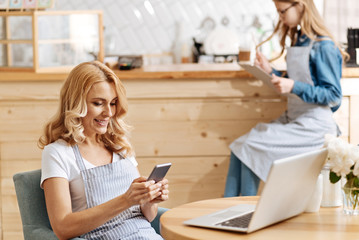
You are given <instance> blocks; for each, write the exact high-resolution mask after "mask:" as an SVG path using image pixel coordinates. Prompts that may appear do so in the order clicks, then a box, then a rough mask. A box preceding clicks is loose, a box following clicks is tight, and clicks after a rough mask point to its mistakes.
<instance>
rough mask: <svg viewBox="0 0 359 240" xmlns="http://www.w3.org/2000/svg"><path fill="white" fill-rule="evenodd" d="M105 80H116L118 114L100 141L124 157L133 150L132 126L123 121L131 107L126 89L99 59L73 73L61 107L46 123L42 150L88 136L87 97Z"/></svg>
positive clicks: (39, 144) (82, 65)
mask: <svg viewBox="0 0 359 240" xmlns="http://www.w3.org/2000/svg"><path fill="white" fill-rule="evenodd" d="M103 81H107V82H109V83H114V85H115V91H116V94H117V97H118V101H117V105H116V114H115V115H114V116H113V117H111V120H110V123H109V126H108V128H107V132H106V133H105V134H103V135H100V136H98V140H99V141H102V142H103V143H104V144H105V146H106V147H107V148H108V149H109V150H111V151H112V152H116V153H121V154H123V155H124V156H127V155H128V154H132V153H133V151H132V146H131V144H130V142H129V141H128V135H129V131H130V129H131V128H130V126H128V125H127V124H126V123H125V122H124V120H123V118H124V116H125V115H126V113H127V110H128V104H127V99H126V91H125V88H124V86H123V84H122V83H121V81H120V79H119V78H118V77H117V76H116V74H115V73H114V72H113V71H112V70H111V69H109V68H108V67H107V66H105V65H104V64H102V63H101V62H98V61H93V62H84V63H81V64H79V65H78V66H76V67H75V68H74V69H73V70H72V71H71V72H70V74H69V76H68V77H67V79H66V81H65V82H64V84H63V86H62V89H61V92H60V106H59V109H58V111H57V113H56V114H55V115H54V117H53V118H52V119H51V120H50V121H49V122H48V123H47V124H46V126H45V129H44V134H43V135H42V136H41V137H40V139H39V141H38V146H39V147H40V148H41V149H43V148H44V147H45V146H46V145H48V144H50V143H52V142H54V141H56V140H58V139H63V140H65V141H66V142H67V143H69V144H70V145H74V144H76V143H82V142H83V141H84V140H85V139H86V136H85V135H84V133H83V132H84V127H83V125H82V118H83V117H85V116H86V114H87V104H86V98H87V95H88V93H89V91H90V89H91V87H92V86H93V85H94V84H95V83H98V82H103Z"/></svg>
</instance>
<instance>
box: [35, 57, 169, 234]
mask: <svg viewBox="0 0 359 240" xmlns="http://www.w3.org/2000/svg"><path fill="white" fill-rule="evenodd" d="M126 113H127V100H126V93H125V89H124V87H123V85H122V83H121V82H120V80H119V79H118V77H117V76H116V75H115V74H114V73H113V72H112V71H111V70H110V69H109V68H107V67H106V66H105V65H104V64H102V63H100V62H97V61H94V62H86V63H82V64H80V65H78V66H77V67H75V68H74V69H73V70H72V71H71V73H70V74H69V76H68V78H67V80H66V81H65V83H64V85H63V87H62V89H61V93H60V106H59V109H58V111H57V113H56V115H55V116H54V118H53V119H52V120H51V121H50V122H49V123H48V124H47V125H46V127H45V132H44V135H43V136H42V137H41V138H40V140H39V146H40V147H41V148H43V154H42V176H41V187H43V189H44V192H45V199H46V207H47V212H48V215H49V218H50V222H51V226H52V228H53V230H54V232H55V234H56V235H57V237H58V238H59V239H69V238H73V237H76V236H81V237H83V238H86V239H126V240H127V239H128V240H130V239H162V238H161V236H160V235H158V234H156V232H155V231H154V229H153V228H152V227H151V225H150V223H149V221H152V220H153V219H154V218H155V216H156V213H157V203H159V202H162V201H165V200H167V199H168V193H169V191H168V181H167V180H166V179H164V180H162V181H161V182H158V183H154V181H146V178H145V177H140V174H139V171H138V169H137V162H136V160H135V158H134V154H133V151H132V147H131V144H130V143H129V141H128V132H129V127H128V126H127V125H126V124H125V123H124V121H123V117H124V116H125V115H126Z"/></svg>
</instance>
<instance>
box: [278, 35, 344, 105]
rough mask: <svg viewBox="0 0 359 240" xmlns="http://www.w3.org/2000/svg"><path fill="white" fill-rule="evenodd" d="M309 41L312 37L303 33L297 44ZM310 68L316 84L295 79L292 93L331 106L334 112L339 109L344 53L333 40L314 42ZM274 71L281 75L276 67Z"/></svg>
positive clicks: (304, 43)
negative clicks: (342, 53)
mask: <svg viewBox="0 0 359 240" xmlns="http://www.w3.org/2000/svg"><path fill="white" fill-rule="evenodd" d="M319 39H320V37H319ZM309 42H310V39H309V38H308V37H307V36H305V35H302V36H301V37H300V38H299V39H298V41H297V43H296V44H295V46H297V47H300V46H308V45H309ZM309 70H310V73H311V76H312V80H313V83H314V86H312V85H310V84H308V83H304V82H300V81H294V86H293V89H292V93H294V94H296V95H297V96H299V97H300V98H301V99H302V100H303V101H304V102H307V103H315V104H319V105H325V106H329V107H330V108H331V110H332V111H333V112H335V111H336V110H338V108H339V107H340V104H341V100H342V89H341V86H340V79H341V76H342V55H341V53H340V51H339V49H338V47H337V46H335V44H334V42H333V41H331V40H327V39H325V40H322V41H315V42H314V43H313V48H312V50H311V51H310V56H309ZM273 73H274V74H276V75H277V76H281V73H280V72H279V71H277V70H275V69H273Z"/></svg>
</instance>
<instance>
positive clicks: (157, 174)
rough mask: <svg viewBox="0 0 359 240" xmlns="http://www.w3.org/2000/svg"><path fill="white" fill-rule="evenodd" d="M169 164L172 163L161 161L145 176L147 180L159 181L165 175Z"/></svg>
mask: <svg viewBox="0 0 359 240" xmlns="http://www.w3.org/2000/svg"><path fill="white" fill-rule="evenodd" d="M171 165H172V163H163V164H158V165H156V166H155V167H154V168H153V170H152V172H151V174H150V176H149V177H148V178H147V181H150V180H155V182H159V181H161V180H162V179H163V178H164V177H165V176H166V173H167V171H168V169H169V168H170V167H171Z"/></svg>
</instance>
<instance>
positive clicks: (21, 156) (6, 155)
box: [0, 141, 41, 163]
mask: <svg viewBox="0 0 359 240" xmlns="http://www.w3.org/2000/svg"><path fill="white" fill-rule="evenodd" d="M0 159H1V160H2V161H9V162H10V163H11V162H13V161H17V160H23V161H35V160H40V159H41V149H40V148H38V147H37V141H14V142H11V141H7V142H3V143H1V144H0Z"/></svg>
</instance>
